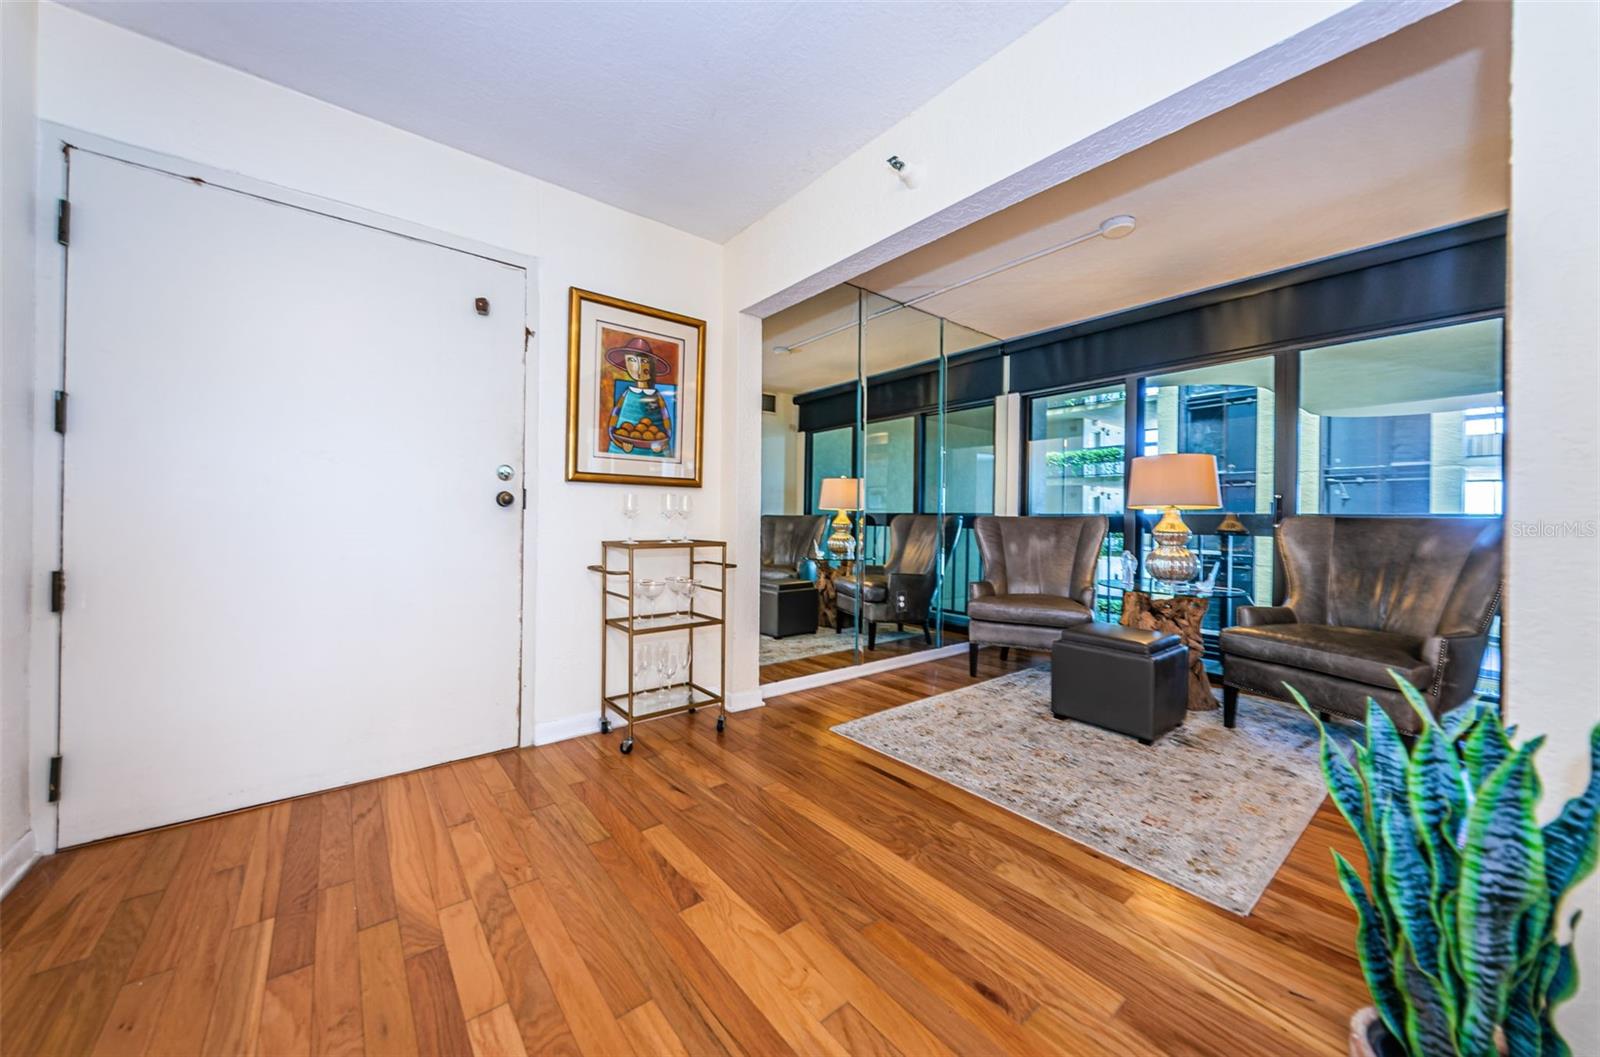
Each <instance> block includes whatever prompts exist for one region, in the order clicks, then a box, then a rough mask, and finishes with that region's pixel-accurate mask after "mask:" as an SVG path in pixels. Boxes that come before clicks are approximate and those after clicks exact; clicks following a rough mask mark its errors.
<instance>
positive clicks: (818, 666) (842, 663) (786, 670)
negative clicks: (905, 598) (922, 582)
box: [761, 626, 967, 686]
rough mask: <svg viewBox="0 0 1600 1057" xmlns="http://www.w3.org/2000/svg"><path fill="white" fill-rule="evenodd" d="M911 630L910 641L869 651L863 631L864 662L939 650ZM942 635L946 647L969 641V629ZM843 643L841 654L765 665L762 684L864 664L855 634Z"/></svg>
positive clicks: (847, 634) (947, 630)
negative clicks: (857, 652) (854, 642)
mask: <svg viewBox="0 0 1600 1057" xmlns="http://www.w3.org/2000/svg"><path fill="white" fill-rule="evenodd" d="M824 630H826V629H824ZM908 630H909V631H911V632H912V636H911V637H910V638H907V639H894V640H892V641H887V642H879V643H878V646H877V648H876V649H874V650H871V651H868V650H867V649H866V645H867V640H866V633H865V632H863V633H862V639H861V646H862V653H863V659H864V661H881V660H883V659H884V658H886V657H899V656H903V655H904V654H907V653H921V652H922V651H924V650H931V649H935V648H936V647H934V646H930V645H928V644H927V643H925V642H923V641H922V636H921V635H920V634H919V632H920V629H919V628H917V627H915V626H912V627H911V628H909V629H908ZM942 636H943V639H942V641H943V643H944V645H946V646H950V645H954V644H955V643H958V642H962V643H964V642H966V641H967V633H966V629H965V628H945V629H944V631H943V632H942ZM839 641H840V643H841V644H842V645H843V648H842V649H841V650H839V651H838V652H837V653H819V654H813V655H812V656H810V657H800V658H798V659H796V660H792V661H777V662H775V663H773V664H763V665H762V666H761V684H762V685H763V686H765V685H766V684H767V683H777V682H782V681H783V680H785V679H794V678H796V677H798V676H802V675H815V674H816V673H818V672H831V671H834V670H836V669H839V668H849V667H850V666H852V665H854V664H857V663H861V662H858V659H857V656H856V652H855V649H854V647H853V646H851V645H850V643H851V633H850V632H845V633H844V634H842V635H840V636H839Z"/></svg>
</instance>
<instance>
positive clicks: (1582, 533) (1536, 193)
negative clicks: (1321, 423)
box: [1505, 0, 1600, 1053]
mask: <svg viewBox="0 0 1600 1057" xmlns="http://www.w3.org/2000/svg"><path fill="white" fill-rule="evenodd" d="M1597 48H1600V6H1596V5H1594V4H1549V3H1534V2H1529V0H1517V2H1516V3H1515V4H1514V5H1513V7H1512V22H1511V227H1510V240H1509V241H1510V257H1511V262H1510V278H1511V291H1510V307H1509V310H1508V315H1507V323H1508V328H1507V341H1506V399H1507V404H1506V412H1507V416H1508V419H1509V421H1508V422H1507V424H1506V444H1507V449H1506V518H1507V528H1508V532H1509V545H1508V549H1507V582H1508V587H1507V593H1506V600H1505V612H1506V616H1505V650H1506V669H1505V674H1506V684H1505V699H1506V707H1507V709H1508V710H1509V712H1510V718H1511V719H1512V720H1513V721H1515V722H1516V723H1518V724H1520V725H1521V727H1522V732H1523V734H1524V735H1528V736H1531V735H1534V734H1548V735H1549V738H1550V740H1549V742H1548V743H1547V744H1546V745H1545V747H1544V749H1543V750H1541V752H1540V757H1541V758H1540V760H1539V773H1540V776H1541V777H1542V778H1543V780H1544V783H1545V804H1544V805H1543V808H1544V814H1545V815H1546V817H1548V815H1549V814H1551V813H1553V812H1554V811H1555V810H1557V809H1558V808H1559V806H1560V804H1561V802H1562V801H1563V800H1565V799H1566V798H1567V797H1569V796H1571V795H1572V794H1573V793H1575V792H1576V791H1577V790H1579V789H1581V788H1582V787H1583V784H1584V782H1585V781H1587V779H1588V772H1589V768H1588V734H1589V730H1590V728H1591V727H1593V726H1594V724H1595V722H1596V721H1597V720H1600V692H1597V690H1596V687H1597V686H1600V649H1596V643H1597V642H1600V613H1597V612H1596V611H1595V606H1594V600H1595V598H1596V597H1600V539H1597V538H1596V535H1595V532H1596V526H1597V525H1600V441H1597V436H1596V429H1595V423H1596V415H1597V408H1600V307H1597V306H1600V301H1597V300H1596V297H1595V291H1596V290H1600V72H1597V70H1600V67H1597V63H1596V50H1597ZM1574 896H1575V898H1573V899H1572V901H1571V904H1570V905H1569V907H1568V913H1570V911H1571V910H1572V909H1574V908H1576V907H1577V906H1582V907H1583V908H1584V911H1585V912H1584V921H1583V923H1582V925H1581V926H1579V930H1580V933H1581V937H1580V940H1581V942H1580V943H1579V962H1580V968H1579V974H1578V975H1579V979H1580V982H1581V985H1582V990H1581V991H1580V992H1579V993H1578V996H1577V997H1576V998H1575V999H1574V1000H1573V1001H1572V1002H1571V1003H1570V1004H1569V1005H1568V1006H1567V1007H1565V1009H1564V1010H1563V1013H1562V1015H1561V1017H1560V1021H1559V1024H1560V1026H1561V1029H1562V1033H1563V1034H1564V1035H1565V1036H1566V1038H1567V1041H1568V1042H1569V1043H1570V1044H1571V1046H1572V1049H1573V1052H1574V1053H1596V1052H1600V883H1597V881H1596V879H1595V878H1594V877H1592V876H1591V877H1590V879H1589V881H1588V882H1587V883H1586V884H1585V885H1584V886H1583V887H1582V888H1581V889H1580V890H1579V891H1577V892H1576V893H1574Z"/></svg>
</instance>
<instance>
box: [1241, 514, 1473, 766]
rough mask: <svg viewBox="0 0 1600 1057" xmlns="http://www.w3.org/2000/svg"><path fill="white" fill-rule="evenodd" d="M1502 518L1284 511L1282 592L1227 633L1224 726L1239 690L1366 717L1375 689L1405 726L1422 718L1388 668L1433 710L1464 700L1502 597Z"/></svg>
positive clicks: (1244, 613)
mask: <svg viewBox="0 0 1600 1057" xmlns="http://www.w3.org/2000/svg"><path fill="white" fill-rule="evenodd" d="M1501 531H1502V530H1501V524H1500V519H1499V518H1479V517H1330V516H1307V517H1291V518H1285V519H1284V520H1283V523H1282V524H1281V525H1279V526H1278V550H1279V553H1280V554H1281V555H1282V556H1283V565H1284V574H1285V583H1286V586H1287V588H1288V591H1287V596H1286V597H1285V598H1284V603H1283V605H1281V606H1245V607H1242V608H1240V610H1239V611H1238V613H1237V620H1238V626H1236V627H1231V628H1227V629H1225V630H1224V631H1223V632H1222V635H1221V646H1222V684H1223V692H1222V701H1223V713H1222V716H1223V723H1224V725H1226V726H1229V727H1231V726H1233V724H1234V718H1235V715H1236V714H1237V709H1238V701H1239V691H1241V690H1243V691H1244V692H1245V693H1249V694H1260V695H1263V696H1266V697H1272V698H1277V699H1280V700H1286V699H1287V693H1286V691H1285V689H1284V687H1285V686H1286V685H1287V686H1292V687H1294V688H1295V689H1296V690H1297V691H1299V692H1300V693H1301V694H1303V695H1304V696H1305V699H1306V701H1307V703H1309V704H1310V705H1311V707H1312V708H1314V709H1316V710H1317V711H1319V712H1323V713H1334V714H1337V715H1341V716H1349V717H1352V718H1355V719H1363V718H1365V716H1366V704H1367V699H1368V698H1369V697H1370V698H1372V699H1373V700H1375V701H1377V702H1378V704H1380V705H1381V706H1383V710H1384V711H1385V712H1387V713H1389V718H1391V719H1393V720H1394V724H1395V726H1396V727H1398V728H1399V729H1400V731H1401V732H1402V733H1403V734H1407V735H1414V734H1417V733H1420V732H1421V729H1422V725H1421V721H1420V719H1419V717H1418V716H1417V715H1416V714H1415V713H1414V712H1413V711H1412V709H1411V706H1410V705H1409V704H1407V703H1406V700H1405V697H1404V695H1402V694H1401V692H1400V690H1399V689H1398V688H1397V687H1396V686H1395V682H1394V679H1393V677H1392V676H1391V675H1390V672H1396V673H1398V674H1399V675H1400V676H1401V678H1403V679H1405V680H1406V682H1408V683H1410V684H1411V685H1412V686H1415V687H1416V688H1417V689H1419V690H1421V691H1422V692H1423V695H1424V696H1425V697H1426V698H1427V700H1428V705H1429V707H1430V708H1431V709H1432V710H1433V713H1434V715H1435V716H1439V715H1443V714H1444V713H1445V712H1448V711H1449V710H1450V709H1452V708H1455V707H1456V706H1457V705H1460V704H1462V703H1463V702H1465V701H1467V700H1468V699H1469V698H1470V697H1471V696H1472V690H1473V687H1474V685H1475V684H1476V683H1477V679H1478V666H1479V664H1480V663H1481V662H1482V660H1483V651H1484V648H1485V647H1486V646H1487V645H1488V641H1489V623H1490V622H1491V621H1492V620H1493V619H1494V614H1495V610H1496V609H1497V608H1498V607H1499V604H1500V586H1501Z"/></svg>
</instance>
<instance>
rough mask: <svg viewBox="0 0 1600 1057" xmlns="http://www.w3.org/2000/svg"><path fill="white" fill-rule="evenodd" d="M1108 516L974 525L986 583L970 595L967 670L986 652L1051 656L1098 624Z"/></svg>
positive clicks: (981, 582)
mask: <svg viewBox="0 0 1600 1057" xmlns="http://www.w3.org/2000/svg"><path fill="white" fill-rule="evenodd" d="M1108 527H1109V526H1108V523H1107V521H1106V519H1105V518H1103V517H1093V516H1073V517H980V518H977V519H976V520H975V521H973V523H972V531H973V534H974V536H976V538H977V540H978V554H979V556H980V557H982V559H983V579H982V580H978V581H975V582H974V583H973V584H972V585H971V586H970V587H968V589H967V619H968V624H967V640H968V648H967V667H968V670H969V671H971V673H972V674H973V675H977V674H978V647H979V646H981V645H983V644H984V643H988V644H990V645H994V646H999V647H1000V656H1002V657H1004V656H1005V655H1006V652H1007V649H1008V648H1009V647H1011V646H1019V647H1022V648H1025V649H1035V650H1047V649H1049V648H1050V647H1051V646H1052V645H1054V643H1055V641H1056V640H1057V639H1059V638H1060V637H1061V633H1062V632H1063V631H1065V630H1067V629H1068V628H1070V627H1073V626H1074V625H1077V624H1087V623H1088V622H1089V621H1091V620H1093V619H1094V576H1095V563H1096V562H1097V561H1098V560H1099V558H1100V546H1101V544H1102V543H1104V542H1105V538H1106V530H1107V528H1108Z"/></svg>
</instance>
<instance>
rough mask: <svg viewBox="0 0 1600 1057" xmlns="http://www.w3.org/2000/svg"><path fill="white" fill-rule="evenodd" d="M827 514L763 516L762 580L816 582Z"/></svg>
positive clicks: (826, 524)
mask: <svg viewBox="0 0 1600 1057" xmlns="http://www.w3.org/2000/svg"><path fill="white" fill-rule="evenodd" d="M827 527H828V518H827V515H825V514H815V515H813V514H763V515H761V579H762V580H763V581H766V580H815V579H816V578H817V562H816V560H817V557H818V555H819V554H820V553H821V552H820V551H818V550H817V548H818V547H820V546H821V545H822V533H823V531H824V530H825V529H826V528H827Z"/></svg>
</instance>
